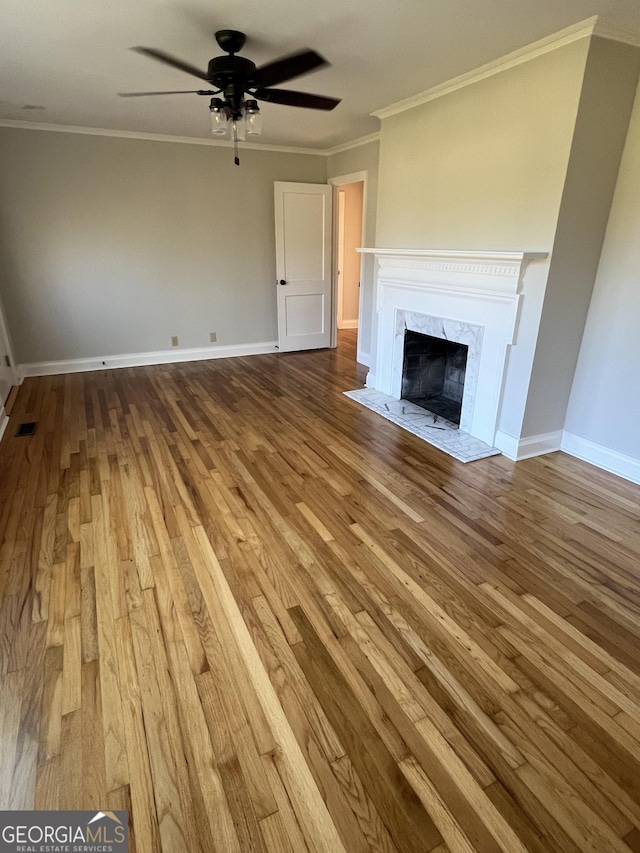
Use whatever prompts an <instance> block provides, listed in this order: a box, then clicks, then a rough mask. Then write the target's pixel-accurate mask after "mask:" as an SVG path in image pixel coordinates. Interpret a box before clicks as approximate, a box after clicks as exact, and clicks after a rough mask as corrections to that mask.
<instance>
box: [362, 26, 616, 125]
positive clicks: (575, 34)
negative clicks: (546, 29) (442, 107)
mask: <svg viewBox="0 0 640 853" xmlns="http://www.w3.org/2000/svg"><path fill="white" fill-rule="evenodd" d="M598 27H599V28H600V30H601V31H600V32H598V35H604V34H605V32H609V30H608V29H607V27H606V25H604V24H602V22H601V21H600V19H599V18H598V16H597V15H594V16H593V17H592V18H587V19H586V20H585V21H580V23H577V24H573V25H572V26H570V27H566V28H565V29H564V30H560V31H559V32H557V33H554V34H553V35H550V36H546V38H543V39H540V40H539V41H536V42H533V44H529V45H527V46H526V47H522V48H519V49H518V50H514V51H513V52H512V53H508V54H507V55H506V56H503V57H501V58H500V59H495V60H493V62H488V63H486V65H481V66H480V67H479V68H476V69H474V70H473V71H468V72H466V73H465V74H461V75H460V76H459V77H454V78H453V79H451V80H446V81H445V82H444V83H439V84H438V85H437V86H433V87H432V88H431V89H427V90H426V91H424V92H419V93H418V94H417V95H412V96H411V97H410V98H403V99H402V100H401V101H396V102H395V103H393V104H389V106H387V107H383V108H382V109H380V110H376V111H375V112H373V113H371V115H372V116H375V117H376V118H379V119H385V118H389V117H390V116H393V115H397V114H398V113H402V112H404V111H405V110H410V109H413V107H418V106H420V105H421V104H426V103H428V102H429V101H434V100H435V99H436V98H441V97H443V96H444V95H449V94H450V93H451V92H456V91H457V90H458V89H463V88H464V87H465V86H471V85H472V84H473V83H477V82H479V81H480V80H485V79H486V78H487V77H493V76H494V74H500V73H501V72H502V71H506V70H507V69H509V68H514V67H515V66H517V65H522V64H523V63H525V62H529V61H530V60H531V59H535V58H536V57H538V56H543V55H544V54H545V53H550V52H551V51H553V50H557V49H558V48H560V47H565V46H566V45H568V44H572V42H574V41H579V40H580V39H583V38H587V37H590V36H592V35H593V34H594V32H596V29H598ZM611 32H613V30H611ZM617 32H618V35H619V36H620V33H621V31H617ZM608 37H609V38H614V36H613V35H609V36H608ZM618 40H619V41H623V40H624V39H622V38H621V37H619V38H618Z"/></svg>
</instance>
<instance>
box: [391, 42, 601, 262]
mask: <svg viewBox="0 0 640 853" xmlns="http://www.w3.org/2000/svg"><path fill="white" fill-rule="evenodd" d="M588 45H589V40H588V39H586V38H585V39H581V40H580V41H577V42H574V43H573V44H570V45H568V46H566V47H563V48H560V49H558V50H554V51H552V52H550V53H547V54H545V55H543V56H540V57H537V58H535V59H532V60H530V61H529V62H526V63H524V64H522V65H518V66H516V67H514V68H511V69H508V70H505V71H503V72H501V73H499V74H496V75H494V76H492V77H489V78H487V79H485V80H481V81H479V82H477V83H475V84H473V85H471V86H467V87H465V88H463V89H460V90H458V91H456V92H453V93H451V94H450V95H447V96H445V97H441V98H438V99H436V100H433V101H431V102H428V103H426V104H423V105H421V106H418V107H415V108H414V109H411V110H407V111H406V112H403V113H400V114H398V115H395V116H391V117H389V118H387V119H384V120H383V122H382V130H381V141H380V175H379V189H378V216H377V235H376V237H377V243H378V246H380V247H390V248H398V247H406V248H437V249H463V250H464V249H513V250H523V249H529V250H550V249H551V246H552V241H553V236H554V233H555V225H556V219H557V215H558V210H559V206H560V200H561V197H562V188H563V185H564V178H565V174H566V169H567V162H568V158H569V150H570V146H571V140H572V136H573V128H574V124H575V120H576V113H577V108H578V100H579V97H580V90H581V86H582V77H583V73H584V68H585V62H586V57H587V50H588Z"/></svg>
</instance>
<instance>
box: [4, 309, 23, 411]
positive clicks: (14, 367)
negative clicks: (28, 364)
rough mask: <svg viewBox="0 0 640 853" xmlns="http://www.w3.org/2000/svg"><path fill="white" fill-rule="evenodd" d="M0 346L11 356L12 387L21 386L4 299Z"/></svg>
mask: <svg viewBox="0 0 640 853" xmlns="http://www.w3.org/2000/svg"><path fill="white" fill-rule="evenodd" d="M0 344H1V345H2V347H4V349H5V351H6V353H7V354H8V356H9V361H10V362H11V364H10V365H9V367H10V369H11V376H12V378H13V381H12V383H11V384H12V385H20V383H21V377H20V376H19V374H18V365H17V363H16V357H15V355H14V352H13V347H12V345H11V335H10V334H9V326H8V325H7V321H6V319H5V314H4V308H3V305H2V299H0ZM0 405H2V401H1V400H0Z"/></svg>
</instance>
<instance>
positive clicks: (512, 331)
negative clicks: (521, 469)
mask: <svg viewBox="0 0 640 853" xmlns="http://www.w3.org/2000/svg"><path fill="white" fill-rule="evenodd" d="M361 251H363V252H370V253H371V254H373V255H375V257H376V260H377V263H378V271H377V277H376V288H375V291H374V298H375V310H376V325H375V327H374V337H373V339H372V340H373V346H374V352H375V362H374V363H373V364H372V365H371V369H370V371H369V375H368V377H367V387H368V388H372V389H375V390H376V391H379V392H381V393H382V394H387V395H389V396H390V397H393V398H395V399H396V400H400V398H401V397H403V396H406V395H405V392H404V391H403V387H402V384H403V383H402V374H403V361H404V340H405V332H406V331H407V330H410V331H412V332H417V333H419V334H421V335H427V336H432V337H435V338H442V339H444V340H446V341H450V342H452V341H453V342H455V343H457V344H464V345H465V346H467V347H468V352H467V358H466V365H465V366H466V371H465V375H464V380H463V381H464V395H463V399H462V406H461V410H460V415H459V430H458V433H466V434H468V435H469V436H471V437H473V438H477V439H479V440H480V441H483V442H485V443H486V444H488V445H491V446H493V445H494V444H497V446H498V447H500V449H502V448H503V447H507V448H509V447H510V446H511V445H510V444H509V442H511V443H513V441H517V439H512V438H510V436H518V435H519V434H520V431H521V429H522V420H523V417H524V409H525V406H526V401H527V388H528V381H529V376H530V372H531V360H532V358H533V353H534V351H535V345H536V337H535V332H536V330H537V328H538V323H539V317H540V312H541V310H542V300H543V297H544V287H545V282H546V273H547V270H548V266H547V265H545V264H532V265H530V262H531V261H538V260H544V259H545V258H546V255H544V254H542V253H533V252H532V253H525V252H502V251H495V252H493V251H487V252H484V251H469V252H464V251H456V250H435V249H394V248H390V249H378V248H376V249H363V250H361ZM525 272H526V282H525ZM525 296H526V299H525V298H524V297H525ZM450 384H451V383H449V384H448V386H447V394H448V393H449V391H450ZM498 441H499V442H500V444H498Z"/></svg>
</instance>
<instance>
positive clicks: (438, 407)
mask: <svg viewBox="0 0 640 853" xmlns="http://www.w3.org/2000/svg"><path fill="white" fill-rule="evenodd" d="M468 351H469V347H467V346H465V344H457V343H455V342H454V341H447V340H444V339H442V338H433V337H431V335H421V334H420V333H419V332H412V331H410V330H409V329H406V330H405V333H404V361H403V364H402V398H403V399H404V400H410V401H411V402H412V403H415V404H416V405H417V406H422V408H423V409H428V410H429V411H430V412H433V413H434V414H435V415H440V416H441V417H443V418H446V419H447V420H448V421H452V422H453V423H454V424H459V423H460V412H461V411H462V392H463V389H464V375H465V371H466V368H467V353H468Z"/></svg>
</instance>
